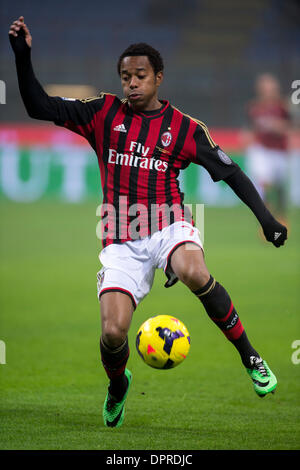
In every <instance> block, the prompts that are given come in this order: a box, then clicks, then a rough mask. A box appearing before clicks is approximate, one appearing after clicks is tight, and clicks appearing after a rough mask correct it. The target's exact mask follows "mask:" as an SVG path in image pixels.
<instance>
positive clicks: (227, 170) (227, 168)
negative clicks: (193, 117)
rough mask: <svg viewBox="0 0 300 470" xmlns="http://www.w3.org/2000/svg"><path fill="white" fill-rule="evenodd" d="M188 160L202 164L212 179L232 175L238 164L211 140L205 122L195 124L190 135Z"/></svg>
mask: <svg viewBox="0 0 300 470" xmlns="http://www.w3.org/2000/svg"><path fill="white" fill-rule="evenodd" d="M192 140H193V142H192V145H191V149H190V160H191V161H192V162H193V163H196V164H197V165H201V166H203V167H204V168H205V169H206V170H207V171H208V173H209V174H210V176H211V178H212V179H213V181H215V182H216V181H220V180H224V179H226V178H228V177H229V176H231V175H233V174H234V173H235V172H236V171H237V170H238V169H239V166H238V165H237V164H236V163H235V162H234V161H233V160H232V159H231V158H230V157H229V156H228V155H226V153H225V152H223V150H222V149H221V148H220V147H219V146H218V145H217V144H215V142H214V141H213V140H212V138H211V136H210V134H209V131H208V129H207V127H206V126H205V124H203V123H202V124H197V126H196V129H195V131H194V132H193V135H192Z"/></svg>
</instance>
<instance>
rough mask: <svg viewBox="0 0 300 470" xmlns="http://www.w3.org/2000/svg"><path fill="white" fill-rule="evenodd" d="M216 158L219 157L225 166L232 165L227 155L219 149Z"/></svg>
mask: <svg viewBox="0 0 300 470" xmlns="http://www.w3.org/2000/svg"><path fill="white" fill-rule="evenodd" d="M218 156H219V159H220V160H222V162H223V163H225V164H226V165H231V163H232V161H231V158H229V157H228V155H226V153H224V152H223V150H221V149H219V150H218Z"/></svg>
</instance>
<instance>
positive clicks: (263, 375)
mask: <svg viewBox="0 0 300 470" xmlns="http://www.w3.org/2000/svg"><path fill="white" fill-rule="evenodd" d="M250 361H251V363H252V365H253V367H252V368H251V369H248V368H247V372H248V374H249V375H250V377H251V379H252V382H253V386H254V390H255V392H256V393H257V395H258V396H260V397H261V398H263V397H264V396H266V395H267V394H268V393H270V392H271V393H275V388H276V386H277V379H276V377H275V375H274V374H273V372H272V371H271V369H270V368H269V366H268V364H267V363H266V361H263V360H262V358H261V357H255V356H251V357H250Z"/></svg>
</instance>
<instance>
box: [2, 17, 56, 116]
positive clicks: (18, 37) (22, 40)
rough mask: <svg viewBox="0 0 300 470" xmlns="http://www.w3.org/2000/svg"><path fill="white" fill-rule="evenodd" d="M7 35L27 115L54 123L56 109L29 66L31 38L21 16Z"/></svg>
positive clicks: (30, 65)
mask: <svg viewBox="0 0 300 470" xmlns="http://www.w3.org/2000/svg"><path fill="white" fill-rule="evenodd" d="M8 34H9V40H10V44H11V47H12V49H13V51H14V53H15V58H16V67H17V75H18V82H19V89H20V93H21V96H22V99H23V102H24V105H25V108H26V111H27V113H28V114H29V116H30V117H32V118H35V119H42V120H46V121H54V120H55V119H57V118H58V116H57V107H56V104H55V101H54V100H53V99H51V97H49V96H48V95H47V93H46V92H45V90H44V89H43V88H42V86H41V85H40V83H39V82H38V80H37V79H36V77H35V74H34V71H33V68H32V64H31V45H32V37H31V34H30V31H29V29H28V27H27V26H26V24H25V23H24V17H23V16H20V17H19V18H18V19H17V20H15V21H14V22H13V23H12V25H11V26H10V29H9V33H8Z"/></svg>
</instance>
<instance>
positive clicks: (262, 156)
mask: <svg viewBox="0 0 300 470" xmlns="http://www.w3.org/2000/svg"><path fill="white" fill-rule="evenodd" d="M247 159H248V168H249V173H250V176H251V177H252V178H253V182H254V183H255V184H256V186H257V189H258V191H259V193H260V194H261V196H262V192H263V187H264V186H265V185H273V184H282V183H285V181H286V179H287V176H288V165H289V159H288V152H284V151H281V150H275V149H269V148H266V147H263V146H262V145H253V146H251V147H249V148H248V150H247Z"/></svg>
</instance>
